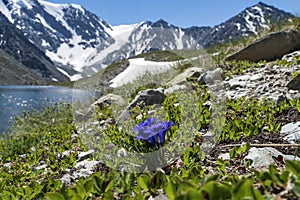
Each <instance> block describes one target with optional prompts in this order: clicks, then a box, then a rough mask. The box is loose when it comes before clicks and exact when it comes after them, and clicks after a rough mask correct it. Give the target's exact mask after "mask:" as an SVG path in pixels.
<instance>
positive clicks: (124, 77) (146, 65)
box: [110, 58, 176, 88]
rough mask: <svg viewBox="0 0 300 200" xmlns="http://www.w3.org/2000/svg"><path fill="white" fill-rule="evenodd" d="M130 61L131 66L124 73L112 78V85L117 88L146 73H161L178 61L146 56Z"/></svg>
mask: <svg viewBox="0 0 300 200" xmlns="http://www.w3.org/2000/svg"><path fill="white" fill-rule="evenodd" d="M129 63H130V64H129V66H128V67H127V68H126V69H125V70H124V71H123V72H122V73H120V74H119V75H118V76H116V77H115V78H114V79H113V80H111V85H110V87H113V88H116V87H119V86H122V85H125V84H126V83H130V82H132V81H134V80H136V79H137V78H139V77H141V76H142V75H143V74H146V73H151V74H159V73H162V72H165V71H167V70H169V69H170V68H171V67H173V66H175V65H176V62H154V61H146V60H145V58H133V59H129Z"/></svg>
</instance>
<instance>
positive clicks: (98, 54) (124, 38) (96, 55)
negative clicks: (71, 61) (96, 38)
mask: <svg viewBox="0 0 300 200" xmlns="http://www.w3.org/2000/svg"><path fill="white" fill-rule="evenodd" d="M142 23H143V22H142ZM140 24H141V23H138V24H130V25H118V26H111V29H108V30H107V33H108V34H110V35H111V36H112V37H113V38H114V40H115V41H114V43H113V44H111V45H110V46H108V47H106V48H104V49H102V50H100V51H99V50H98V49H95V50H94V52H92V53H91V54H90V56H89V57H88V58H87V59H86V60H85V64H86V65H87V66H92V65H95V64H96V63H97V62H101V61H102V60H103V59H105V58H106V56H107V55H108V54H110V53H112V52H114V51H117V50H119V49H120V48H121V47H122V46H123V45H125V44H126V43H127V42H128V39H129V36H130V35H131V34H132V32H133V30H135V29H136V28H137V27H138V26H139V25H140ZM106 66H107V65H105V64H101V67H106ZM94 71H95V68H94Z"/></svg>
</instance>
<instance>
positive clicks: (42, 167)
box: [34, 164, 48, 171]
mask: <svg viewBox="0 0 300 200" xmlns="http://www.w3.org/2000/svg"><path fill="white" fill-rule="evenodd" d="M47 167H48V165H46V164H43V165H40V166H37V167H35V168H34V169H35V170H37V171H38V170H41V169H46V168H47Z"/></svg>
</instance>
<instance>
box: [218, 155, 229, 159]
mask: <svg viewBox="0 0 300 200" xmlns="http://www.w3.org/2000/svg"><path fill="white" fill-rule="evenodd" d="M218 159H222V160H230V154H229V153H224V154H221V155H219V156H218Z"/></svg>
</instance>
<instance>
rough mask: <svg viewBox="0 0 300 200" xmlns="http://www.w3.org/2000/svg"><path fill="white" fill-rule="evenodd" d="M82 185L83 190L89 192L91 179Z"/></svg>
mask: <svg viewBox="0 0 300 200" xmlns="http://www.w3.org/2000/svg"><path fill="white" fill-rule="evenodd" d="M83 187H84V189H85V191H87V192H89V191H91V189H92V188H93V181H92V180H88V181H86V182H85V183H84V184H83Z"/></svg>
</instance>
